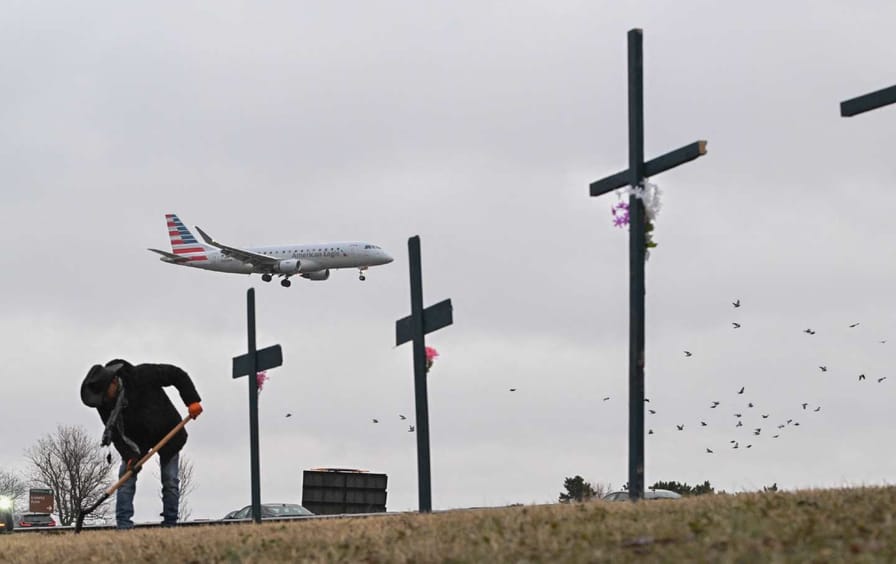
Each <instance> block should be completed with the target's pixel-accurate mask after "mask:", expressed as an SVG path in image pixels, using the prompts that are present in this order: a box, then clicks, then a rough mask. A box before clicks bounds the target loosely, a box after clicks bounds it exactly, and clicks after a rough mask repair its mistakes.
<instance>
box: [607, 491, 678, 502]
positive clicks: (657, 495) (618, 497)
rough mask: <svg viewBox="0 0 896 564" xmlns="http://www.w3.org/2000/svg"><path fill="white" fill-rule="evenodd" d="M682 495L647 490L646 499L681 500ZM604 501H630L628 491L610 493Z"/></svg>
mask: <svg viewBox="0 0 896 564" xmlns="http://www.w3.org/2000/svg"><path fill="white" fill-rule="evenodd" d="M680 498H681V494H679V493H676V492H673V491H672V490H645V491H644V499H680ZM603 500H604V501H628V500H629V497H628V492H627V491H618V492H610V493H608V494H607V495H605V496H604V497H603Z"/></svg>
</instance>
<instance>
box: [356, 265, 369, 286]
mask: <svg viewBox="0 0 896 564" xmlns="http://www.w3.org/2000/svg"><path fill="white" fill-rule="evenodd" d="M365 270H367V267H366V266H362V267H361V268H359V269H358V280H360V281H361V282H363V281H365V280H367V277H365V276H364V271H365Z"/></svg>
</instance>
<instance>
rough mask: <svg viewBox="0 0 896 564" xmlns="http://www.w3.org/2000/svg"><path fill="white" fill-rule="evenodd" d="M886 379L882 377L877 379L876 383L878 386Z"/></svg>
mask: <svg viewBox="0 0 896 564" xmlns="http://www.w3.org/2000/svg"><path fill="white" fill-rule="evenodd" d="M886 379H887V377H886V376H884V377H882V378H878V379H877V383H878V384H880V383H881V382H883V381H884V380H886Z"/></svg>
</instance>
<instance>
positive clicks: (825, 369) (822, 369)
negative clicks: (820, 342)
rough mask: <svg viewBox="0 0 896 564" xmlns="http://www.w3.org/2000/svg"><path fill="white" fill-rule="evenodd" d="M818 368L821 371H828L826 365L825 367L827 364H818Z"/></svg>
mask: <svg viewBox="0 0 896 564" xmlns="http://www.w3.org/2000/svg"><path fill="white" fill-rule="evenodd" d="M819 368H821V371H822V372H827V371H828V367H827V366H819Z"/></svg>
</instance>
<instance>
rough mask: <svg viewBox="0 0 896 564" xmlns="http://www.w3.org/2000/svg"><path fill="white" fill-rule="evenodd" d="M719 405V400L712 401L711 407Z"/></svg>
mask: <svg viewBox="0 0 896 564" xmlns="http://www.w3.org/2000/svg"><path fill="white" fill-rule="evenodd" d="M717 407H719V402H717V401H714V402H712V405H711V406H709V408H710V409H715V408H717Z"/></svg>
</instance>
